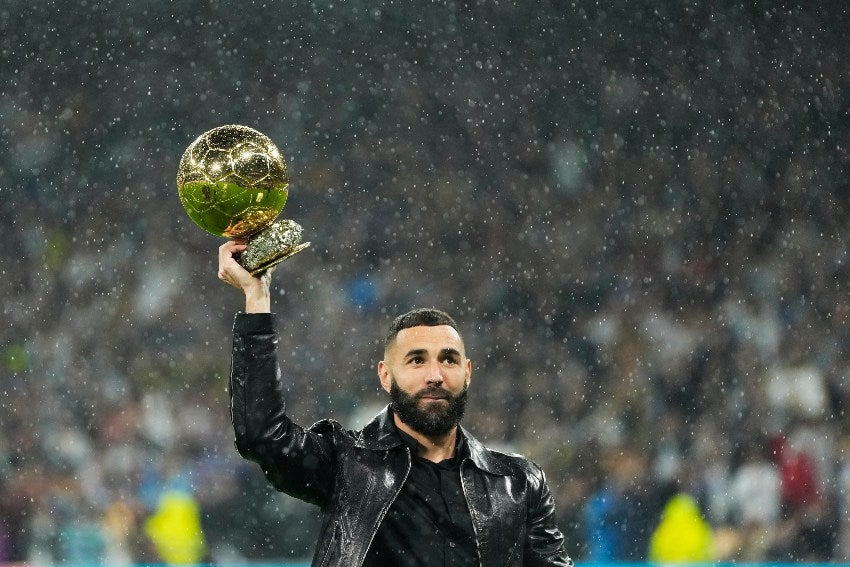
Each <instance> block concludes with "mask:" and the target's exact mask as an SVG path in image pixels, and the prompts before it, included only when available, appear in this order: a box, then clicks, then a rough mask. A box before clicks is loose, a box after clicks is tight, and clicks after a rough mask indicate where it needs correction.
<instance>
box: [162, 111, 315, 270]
mask: <svg viewBox="0 0 850 567" xmlns="http://www.w3.org/2000/svg"><path fill="white" fill-rule="evenodd" d="M177 192H178V193H179V195H180V202H181V203H183V208H184V209H186V212H187V213H188V214H189V218H190V219H192V221H193V222H194V223H195V224H197V225H198V226H199V227H201V228H202V229H204V230H206V231H207V232H210V233H212V234H215V235H216V236H223V237H225V238H232V239H246V240H247V244H248V248H247V249H245V251H244V252H242V253H241V254H239V255H238V256H237V257H236V261H238V262H239V263H240V264H241V265H242V267H243V268H245V269H246V270H248V272H250V273H251V274H252V275H258V274H261V273H263V272H264V271H266V270H268V269H269V268H271V267H272V266H275V265H277V264H279V263H280V262H282V261H283V260H285V259H287V258H289V257H290V256H292V255H293V254H297V253H298V252H300V251H301V250H303V249H304V248H307V247H308V246H309V245H310V243H309V242H305V243H302V242H301V237H302V234H303V232H304V231H303V229H302V228H301V226H300V225H299V224H297V223H295V222H293V221H291V220H279V221H275V219H276V218H277V216H278V215H279V214H280V211H281V210H282V209H283V206H284V205H285V204H286V198H287V196H288V194H289V176H288V174H287V172H286V162H284V161H283V156H281V153H280V150H278V149H277V146H275V144H274V142H272V141H271V140H270V139H269V138H268V137H267V136H266V135H264V134H262V133H260V132H258V131H256V130H254V129H253V128H249V127H247V126H238V125H227V126H219V127H218V128H213V129H212V130H208V131H207V132H204V133H203V134H201V135H200V136H198V138H197V139H196V140H195V141H194V142H192V143H191V144H189V147H188V148H186V151H185V152H183V157H182V158H181V159H180V165H179V166H178V168H177Z"/></svg>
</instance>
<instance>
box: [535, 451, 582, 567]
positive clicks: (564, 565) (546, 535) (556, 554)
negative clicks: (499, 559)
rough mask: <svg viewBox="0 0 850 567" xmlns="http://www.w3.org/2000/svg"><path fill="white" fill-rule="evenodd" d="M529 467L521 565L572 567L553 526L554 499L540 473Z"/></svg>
mask: <svg viewBox="0 0 850 567" xmlns="http://www.w3.org/2000/svg"><path fill="white" fill-rule="evenodd" d="M529 464H531V465H533V466H532V469H531V471H530V474H529V476H528V479H529V483H530V486H529V494H528V498H529V500H528V529H527V531H526V540H525V551H524V553H523V556H524V558H525V561H524V564H525V565H529V566H538V565H540V566H544V565H546V566H553V565H554V566H558V567H572V565H573V560H572V559H570V557H569V556H568V555H567V552H566V549H565V548H564V535H563V534H562V533H561V530H559V529H558V527H557V526H556V525H555V499H554V498H553V497H552V493H551V492H550V490H549V485H548V483H547V482H546V476H545V475H544V474H543V470H542V469H541V468H540V467H538V466H537V465H534V464H533V463H530V462H529Z"/></svg>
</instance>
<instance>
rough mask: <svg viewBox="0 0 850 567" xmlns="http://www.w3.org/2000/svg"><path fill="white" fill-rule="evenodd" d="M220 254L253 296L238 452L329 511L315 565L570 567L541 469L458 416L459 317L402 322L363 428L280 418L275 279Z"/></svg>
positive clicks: (239, 325)
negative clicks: (477, 434) (481, 438)
mask: <svg viewBox="0 0 850 567" xmlns="http://www.w3.org/2000/svg"><path fill="white" fill-rule="evenodd" d="M244 249H245V245H244V244H242V243H240V242H237V241H230V242H227V243H225V244H224V245H222V246H221V248H220V249H219V273H218V276H219V278H220V279H221V280H223V281H224V282H226V283H228V284H230V285H232V286H233V287H236V288H237V289H240V290H242V291H243V292H244V294H245V313H239V314H237V316H236V321H235V323H234V330H233V333H234V336H233V360H232V367H231V376H230V388H231V390H230V395H231V417H232V420H233V427H234V431H235V433H236V447H237V449H238V450H239V453H240V454H241V455H242V456H243V457H245V458H247V459H251V460H253V461H255V462H257V463H258V464H259V465H260V467H262V469H263V472H264V474H265V475H266V478H267V479H268V480H269V482H270V483H271V484H272V485H273V486H274V487H275V488H276V489H277V490H280V491H283V492H285V493H287V494H289V495H291V496H294V497H295V498H300V499H302V500H305V501H307V502H311V503H313V504H316V505H318V506H319V507H320V508H321V509H322V512H323V514H322V523H321V528H320V533H319V541H318V544H317V546H316V552H315V555H314V557H313V565H315V566H319V565H322V566H324V565H339V566H344V567H352V566H353V567H357V566H361V565H366V566H374V565H380V566H382V567H390V566H396V565H423V566H424V565H480V566H484V567H489V566H490V565H500V566H501V565H507V566H520V565H560V566H568V565H572V561H571V560H570V559H569V557H568V556H567V554H566V552H565V550H564V541H563V539H564V538H563V536H562V535H561V532H560V531H559V530H558V528H557V527H556V526H555V523H554V518H555V514H554V502H553V498H552V495H551V493H550V491H549V487H548V486H547V484H546V480H545V478H544V476H543V472H542V471H541V470H540V468H539V467H538V466H537V465H535V464H534V463H532V462H531V461H529V460H527V459H525V458H523V457H520V456H510V455H505V454H502V453H498V452H495V451H491V450H489V449H487V448H485V447H484V446H483V445H481V443H479V442H478V441H477V440H476V439H475V438H474V437H472V436H471V435H470V434H469V433H468V432H467V431H466V430H464V429H463V428H461V427H460V426H459V425H458V424H459V422H460V419H461V417H462V415H463V411H464V408H465V406H466V394H467V387H468V386H469V384H470V380H471V378H472V363H471V362H470V360H469V359H468V358H466V353H465V350H464V345H463V341H462V339H461V337H460V335H459V334H458V331H457V325H456V324H455V322H454V321H453V320H452V318H451V317H449V316H448V315H446V314H445V313H443V312H441V311H437V310H434V309H421V310H416V311H412V312H410V313H407V314H405V315H402V316H400V317H398V318H396V320H395V321H393V324H392V325H391V328H390V331H389V333H388V334H387V339H386V345H385V351H384V360H382V361H380V362H379V363H378V377H379V379H380V382H381V386H382V387H383V388H384V390H386V391H387V392H388V393H389V394H390V399H391V403H390V405H389V406H387V408H385V409H384V411H383V412H381V413H380V414H379V415H378V416H376V417H375V419H374V420H373V421H372V422H370V423H369V424H368V425H366V427H364V428H363V429H362V430H360V431H349V430H346V429H344V428H343V427H342V426H341V425H340V424H339V423H337V422H334V421H330V420H323V421H320V422H318V423H316V424H315V425H313V426H312V427H309V428H303V427H301V426H299V425H296V424H295V423H293V422H292V421H291V420H290V419H289V417H288V416H287V415H286V413H285V402H284V395H283V392H284V390H285V389H286V387H285V384H284V381H283V380H282V379H281V373H280V370H279V367H278V361H277V348H276V347H277V334H276V332H275V326H274V319H273V316H272V314H271V300H270V292H269V282H270V276H269V274H268V273H266V274H265V275H263V276H262V277H260V278H256V277H253V276H251V275H250V274H249V273H248V272H246V271H245V270H244V269H243V268H242V267H241V266H240V265H239V264H238V263H237V262H236V261H235V260H234V258H233V255H234V254H236V253H238V252H241V251H242V250H244Z"/></svg>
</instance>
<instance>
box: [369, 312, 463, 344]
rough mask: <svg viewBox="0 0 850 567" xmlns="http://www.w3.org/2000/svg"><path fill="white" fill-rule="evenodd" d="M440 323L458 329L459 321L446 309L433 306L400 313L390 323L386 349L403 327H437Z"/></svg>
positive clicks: (385, 342)
mask: <svg viewBox="0 0 850 567" xmlns="http://www.w3.org/2000/svg"><path fill="white" fill-rule="evenodd" d="M439 325H448V326H449V327H452V328H453V329H454V330H455V331H458V328H457V323H455V320H454V319H452V316H451V315H449V314H448V313H446V312H445V311H440V310H439V309H434V308H433V307H420V308H419V309H412V310H410V311H408V312H407V313H403V314H402V315H399V316H398V317H396V318H395V319H393V322H392V323H390V328H389V329H388V330H387V336H386V340H385V341H384V349H385V350H386V349H388V348H389V347H390V345H391V344H392V343H393V341H395V338H396V336H397V335H398V333H399V331H401V330H403V329H409V328H410V327H437V326H439ZM458 334H460V331H458Z"/></svg>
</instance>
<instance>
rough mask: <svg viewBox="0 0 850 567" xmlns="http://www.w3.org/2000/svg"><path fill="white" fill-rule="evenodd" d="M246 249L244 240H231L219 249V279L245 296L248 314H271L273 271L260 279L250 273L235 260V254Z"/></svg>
mask: <svg viewBox="0 0 850 567" xmlns="http://www.w3.org/2000/svg"><path fill="white" fill-rule="evenodd" d="M246 248H247V246H246V245H245V242H244V241H242V240H230V241H228V242H225V243H224V244H222V245H221V246H220V247H219V248H218V279H220V280H221V281H223V282H224V283H226V284H228V285H231V286H233V287H235V288H236V289H238V290H241V291H242V292H243V293H244V294H245V312H246V313H269V312H270V311H271V294H270V292H269V285H270V282H271V275H272V269H269V270H266V271H265V272H263V274H262V275H261V276H260V277H255V276H252V275H251V274H250V273H248V271H247V270H246V269H245V268H243V267H242V266H240V265H239V262H237V261H236V260H235V259H234V258H233V255H234V254H238V253H239V252H242V251H243V250H245V249H246Z"/></svg>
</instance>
